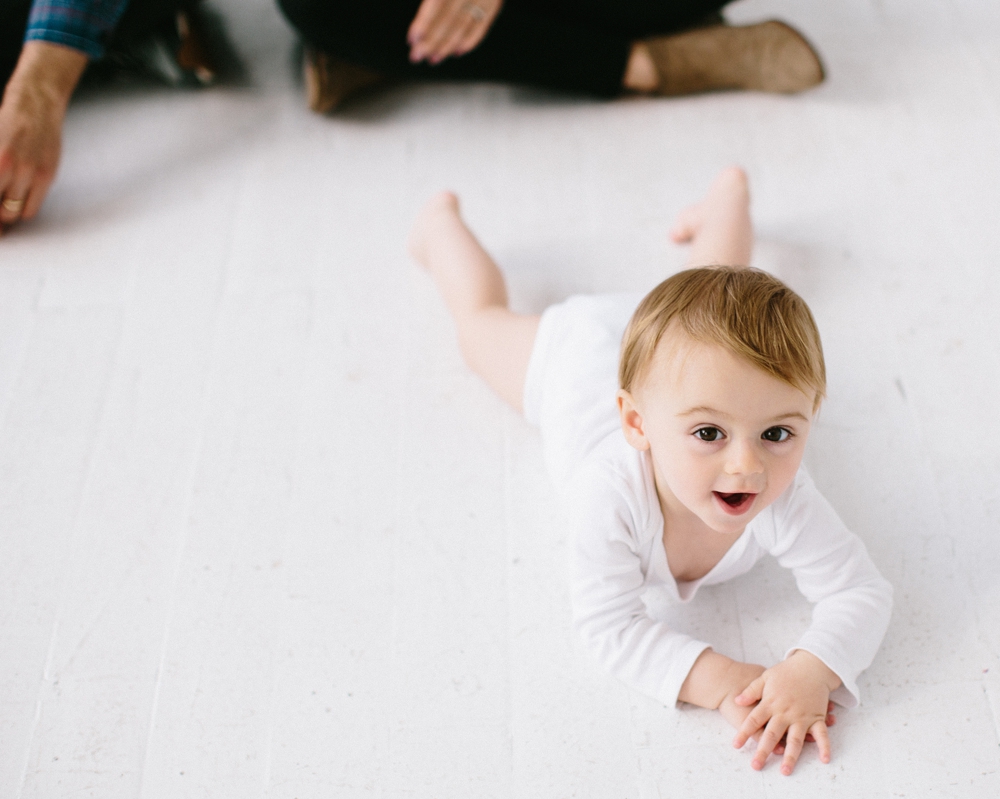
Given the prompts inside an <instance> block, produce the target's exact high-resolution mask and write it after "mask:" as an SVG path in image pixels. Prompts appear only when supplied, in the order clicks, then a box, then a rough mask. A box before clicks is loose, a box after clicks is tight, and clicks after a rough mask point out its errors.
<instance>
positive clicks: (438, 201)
mask: <svg viewBox="0 0 1000 799" xmlns="http://www.w3.org/2000/svg"><path fill="white" fill-rule="evenodd" d="M458 217H459V208H458V197H457V196H456V195H455V194H454V192H450V191H441V192H438V193H437V194H435V195H434V196H433V197H431V198H430V199H429V200H428V201H427V202H426V203H424V207H423V208H421V209H420V213H418V214H417V218H416V220H415V221H414V223H413V227H412V228H410V235H409V237H408V238H407V241H406V249H407V251H408V252H409V253H410V255H411V256H412V257H413V259H414V260H416V261H417V262H418V263H419V264H420V265H421V266H423V267H424V268H425V269H426V268H427V267H428V265H429V264H428V260H429V258H430V251H429V247H430V245H431V242H432V241H433V240H434V237H435V236H436V235H437V234H438V233H439V232H440V230H441V228H442V226H445V225H448V224H449V223H450V222H452V221H454V220H455V219H457V218H458Z"/></svg>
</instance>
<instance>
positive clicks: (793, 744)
mask: <svg viewBox="0 0 1000 799" xmlns="http://www.w3.org/2000/svg"><path fill="white" fill-rule="evenodd" d="M805 734H806V731H805V730H804V729H801V728H800V727H798V726H797V725H793V726H791V727H789V728H788V735H787V736H786V741H785V757H784V759H783V760H782V761H781V773H782V774H784V775H785V776H786V777H787V776H788V775H789V774H791V773H792V772H793V771H794V770H795V764H796V763H798V762H799V755H800V754H802V744H803V742H804V739H805Z"/></svg>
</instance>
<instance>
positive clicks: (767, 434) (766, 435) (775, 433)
mask: <svg viewBox="0 0 1000 799" xmlns="http://www.w3.org/2000/svg"><path fill="white" fill-rule="evenodd" d="M760 437H761V438H763V439H764V440H765V441H774V442H781V441H788V439H789V438H791V437H792V431H791V430H789V429H788V428H787V427H769V428H767V430H765V431H764V432H763V433H761V434H760Z"/></svg>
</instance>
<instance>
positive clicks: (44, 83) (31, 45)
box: [4, 41, 88, 110]
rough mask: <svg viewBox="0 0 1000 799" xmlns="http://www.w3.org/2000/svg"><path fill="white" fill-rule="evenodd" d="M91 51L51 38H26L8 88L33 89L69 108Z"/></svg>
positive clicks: (12, 90)
mask: <svg viewBox="0 0 1000 799" xmlns="http://www.w3.org/2000/svg"><path fill="white" fill-rule="evenodd" d="M87 61H88V58H87V55H86V54H85V53H83V52H81V51H79V50H75V49H73V48H71V47H65V46H63V45H60V44H53V43H51V42H42V41H30V42H25V44H24V46H23V47H22V49H21V55H20V57H19V58H18V61H17V66H16V67H15V69H14V74H13V75H11V78H10V81H9V82H8V84H7V88H6V90H5V92H4V99H6V98H7V94H8V93H9V92H24V91H30V92H31V93H32V94H34V95H36V96H38V97H40V98H43V99H44V100H46V101H47V102H49V103H52V104H54V105H57V106H59V107H61V109H63V110H65V108H66V106H68V105H69V101H70V98H71V97H72V96H73V91H74V90H75V89H76V84H77V83H78V82H79V80H80V76H81V75H82V74H83V70H84V69H86V67H87Z"/></svg>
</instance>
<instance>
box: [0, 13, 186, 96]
mask: <svg viewBox="0 0 1000 799" xmlns="http://www.w3.org/2000/svg"><path fill="white" fill-rule="evenodd" d="M190 5H191V0H132V1H131V2H130V3H129V5H128V8H126V9H125V13H124V14H123V15H122V18H121V19H120V20H119V21H118V26H117V27H116V28H115V31H114V34H113V35H112V37H111V40H110V42H109V43H108V46H109V47H112V48H113V47H114V46H115V44H116V43H120V42H124V41H128V40H130V39H136V38H141V37H142V36H145V35H146V34H148V33H150V32H152V31H153V30H155V29H156V28H158V27H159V26H160V25H164V24H166V23H168V22H169V21H170V20H171V19H172V18H173V16H174V15H175V14H176V13H177V12H178V10H180V9H181V8H184V7H186V6H190ZM30 10H31V0H0V87H3V86H6V85H7V81H8V80H9V79H10V75H11V73H12V72H13V71H14V66H15V65H16V64H17V59H18V56H19V55H20V54H21V45H22V44H23V42H24V30H25V28H27V26H28V12H29V11H30Z"/></svg>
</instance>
